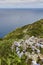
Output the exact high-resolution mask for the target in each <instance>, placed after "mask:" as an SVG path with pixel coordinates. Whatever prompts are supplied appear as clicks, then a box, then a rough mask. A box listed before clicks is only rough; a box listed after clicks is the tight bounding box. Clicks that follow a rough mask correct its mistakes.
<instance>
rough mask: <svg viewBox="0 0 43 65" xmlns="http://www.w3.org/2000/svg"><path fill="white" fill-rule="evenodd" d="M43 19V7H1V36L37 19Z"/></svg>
mask: <svg viewBox="0 0 43 65" xmlns="http://www.w3.org/2000/svg"><path fill="white" fill-rule="evenodd" d="M40 19H43V9H41V8H40V9H0V37H3V36H5V35H6V34H8V33H9V32H11V31H13V30H15V29H16V28H17V27H21V26H24V25H27V24H31V23H33V22H35V21H37V20H40Z"/></svg>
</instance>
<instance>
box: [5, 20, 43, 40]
mask: <svg viewBox="0 0 43 65" xmlns="http://www.w3.org/2000/svg"><path fill="white" fill-rule="evenodd" d="M25 30H26V32H23V31H25ZM26 35H29V36H37V37H41V38H43V19H41V20H39V21H36V22H35V23H32V24H28V25H25V26H23V27H21V28H17V29H16V30H14V31H13V32H11V33H9V34H8V35H6V36H5V37H4V39H7V40H8V39H15V40H18V39H23V38H24V37H25V36H26Z"/></svg>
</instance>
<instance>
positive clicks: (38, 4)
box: [0, 0, 43, 8]
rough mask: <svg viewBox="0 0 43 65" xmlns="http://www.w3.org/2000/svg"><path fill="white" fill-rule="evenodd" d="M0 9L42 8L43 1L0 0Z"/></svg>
mask: <svg viewBox="0 0 43 65" xmlns="http://www.w3.org/2000/svg"><path fill="white" fill-rule="evenodd" d="M0 8H43V0H0Z"/></svg>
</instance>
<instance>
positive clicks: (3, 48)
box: [0, 19, 43, 65]
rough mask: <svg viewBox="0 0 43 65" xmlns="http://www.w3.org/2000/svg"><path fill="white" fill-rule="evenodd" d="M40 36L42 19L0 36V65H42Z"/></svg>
mask: <svg viewBox="0 0 43 65" xmlns="http://www.w3.org/2000/svg"><path fill="white" fill-rule="evenodd" d="M30 36H31V37H30ZM39 37H41V39H42V42H41V43H40V42H39V41H40V40H39V39H40V38H39ZM42 37H43V19H41V20H39V21H36V22H34V23H32V24H28V25H25V26H23V27H21V28H17V29H15V30H14V31H12V32H10V33H9V34H7V35H6V36H5V37H4V38H2V39H1V38H0V65H43V38H42ZM34 63H35V64H34Z"/></svg>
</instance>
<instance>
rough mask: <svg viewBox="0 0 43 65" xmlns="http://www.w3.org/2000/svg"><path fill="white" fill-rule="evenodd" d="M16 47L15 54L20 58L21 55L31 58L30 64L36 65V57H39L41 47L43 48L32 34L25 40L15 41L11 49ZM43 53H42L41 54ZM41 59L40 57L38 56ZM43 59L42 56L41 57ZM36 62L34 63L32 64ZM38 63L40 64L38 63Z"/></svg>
mask: <svg viewBox="0 0 43 65" xmlns="http://www.w3.org/2000/svg"><path fill="white" fill-rule="evenodd" d="M14 48H16V53H17V55H18V56H19V57H20V58H21V57H22V56H23V55H25V56H27V59H26V61H27V60H28V59H32V60H33V61H32V63H33V64H32V65H38V64H37V59H38V57H40V54H42V53H41V49H40V48H42V49H43V44H42V43H40V42H39V39H38V38H36V37H34V36H32V37H30V38H28V39H26V40H23V41H22V40H21V41H20V42H19V41H18V42H17V41H16V42H14V43H13V44H12V47H11V49H12V50H13V49H14ZM42 55H43V54H42ZM40 59H41V57H40ZM42 59H43V57H42ZM34 63H36V64H34ZM39 65H40V64H39Z"/></svg>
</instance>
